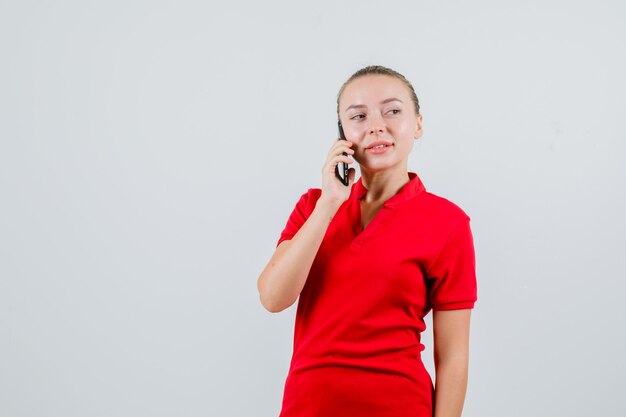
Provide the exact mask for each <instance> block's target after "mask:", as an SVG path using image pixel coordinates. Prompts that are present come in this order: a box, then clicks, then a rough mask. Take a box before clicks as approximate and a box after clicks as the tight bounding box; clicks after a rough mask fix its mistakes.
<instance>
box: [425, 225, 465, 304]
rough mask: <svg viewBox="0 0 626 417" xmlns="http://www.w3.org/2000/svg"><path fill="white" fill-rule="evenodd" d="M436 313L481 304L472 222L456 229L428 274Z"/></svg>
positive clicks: (430, 297)
mask: <svg viewBox="0 0 626 417" xmlns="http://www.w3.org/2000/svg"><path fill="white" fill-rule="evenodd" d="M426 276H427V281H428V284H429V292H428V298H429V302H430V305H431V306H432V308H433V309H434V310H458V309H465V308H473V307H474V303H475V302H476V300H477V283H476V259H475V253H474V238H473V235H472V231H471V228H470V219H469V217H467V218H466V219H465V221H463V223H461V224H460V225H458V226H456V227H455V228H454V230H452V232H450V235H449V236H448V238H447V240H446V242H445V243H444V245H443V248H442V249H441V252H440V253H439V255H437V257H436V258H435V260H434V262H433V264H432V265H431V267H430V269H429V270H428V272H427V273H426Z"/></svg>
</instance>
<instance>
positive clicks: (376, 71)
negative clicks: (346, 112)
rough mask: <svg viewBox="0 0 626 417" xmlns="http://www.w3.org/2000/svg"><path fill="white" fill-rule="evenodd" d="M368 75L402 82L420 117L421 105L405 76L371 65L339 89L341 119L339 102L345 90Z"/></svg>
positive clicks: (351, 77) (352, 76)
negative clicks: (391, 78)
mask: <svg viewBox="0 0 626 417" xmlns="http://www.w3.org/2000/svg"><path fill="white" fill-rule="evenodd" d="M366 75H387V76H389V77H394V78H397V79H399V80H400V81H402V82H403V83H404V85H405V86H406V87H407V88H408V89H409V95H410V96H411V100H412V101H413V107H415V115H417V116H419V114H420V103H419V100H418V99H417V95H416V94H415V90H414V89H413V86H412V85H411V83H410V82H409V80H407V79H406V78H405V77H404V75H402V74H400V73H399V72H397V71H394V70H392V69H391V68H387V67H383V66H381V65H369V66H367V67H364V68H361V69H360V70H358V71H357V72H355V73H354V74H352V75H351V76H350V78H348V80H347V81H346V82H345V83H343V85H342V86H341V88H340V89H339V93H338V94H337V117H339V100H340V99H341V95H342V94H343V90H345V88H346V86H347V85H348V84H350V82H352V81H354V80H356V79H357V78H361V77H364V76H366Z"/></svg>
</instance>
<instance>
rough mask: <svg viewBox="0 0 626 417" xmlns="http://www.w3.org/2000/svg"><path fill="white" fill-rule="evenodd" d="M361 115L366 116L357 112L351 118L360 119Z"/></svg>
mask: <svg viewBox="0 0 626 417" xmlns="http://www.w3.org/2000/svg"><path fill="white" fill-rule="evenodd" d="M361 117H365V115H364V114H355V115H354V116H352V117H351V119H360V118H361Z"/></svg>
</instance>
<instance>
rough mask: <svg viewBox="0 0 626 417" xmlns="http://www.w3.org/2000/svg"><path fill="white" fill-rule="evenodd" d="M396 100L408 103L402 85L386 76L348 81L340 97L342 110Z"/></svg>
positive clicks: (368, 76) (406, 93)
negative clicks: (353, 106)
mask: <svg viewBox="0 0 626 417" xmlns="http://www.w3.org/2000/svg"><path fill="white" fill-rule="evenodd" d="M391 98H397V99H399V100H401V101H402V102H404V103H406V102H408V101H410V96H409V92H408V89H407V87H406V86H405V85H404V83H403V82H402V81H401V80H399V79H397V78H395V77H391V76H388V75H366V76H363V77H359V78H357V79H355V80H352V81H350V83H348V85H346V87H345V89H344V91H343V94H342V95H341V99H340V103H341V107H342V108H347V107H349V106H352V105H356V104H361V105H372V106H373V105H376V104H380V103H381V102H382V101H384V100H388V99H391Z"/></svg>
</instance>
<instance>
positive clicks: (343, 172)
mask: <svg viewBox="0 0 626 417" xmlns="http://www.w3.org/2000/svg"><path fill="white" fill-rule="evenodd" d="M337 126H338V127H339V137H340V138H341V139H343V140H347V139H346V135H345V134H344V133H343V127H342V126H341V120H338V121H337ZM342 154H343V155H345V156H348V153H347V152H342ZM349 171H350V168H348V164H346V163H345V162H339V163H338V164H337V166H336V167H335V175H336V176H337V178H339V180H340V181H341V182H342V183H343V185H345V186H346V187H347V186H348V185H349V184H350V179H349V178H348V174H349Z"/></svg>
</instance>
